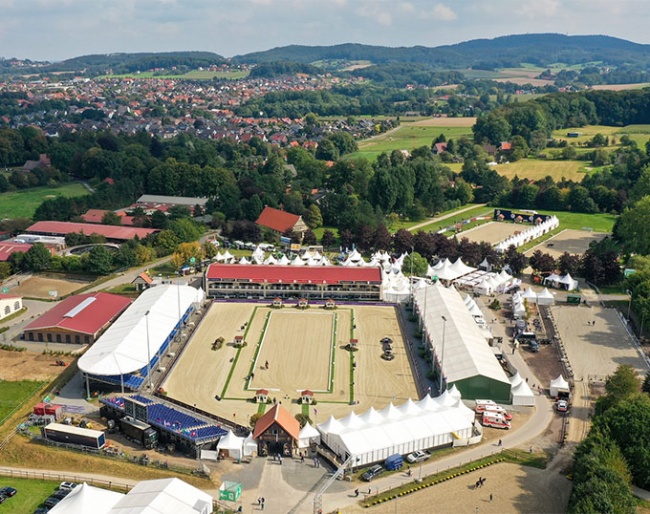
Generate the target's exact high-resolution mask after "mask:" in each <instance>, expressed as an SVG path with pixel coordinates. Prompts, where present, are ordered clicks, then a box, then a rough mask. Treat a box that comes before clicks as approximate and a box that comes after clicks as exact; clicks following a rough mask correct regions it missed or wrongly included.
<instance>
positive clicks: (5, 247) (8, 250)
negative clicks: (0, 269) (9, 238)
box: [0, 242, 32, 262]
mask: <svg viewBox="0 0 650 514" xmlns="http://www.w3.org/2000/svg"><path fill="white" fill-rule="evenodd" d="M31 247H32V245H31V244H28V243H11V242H6V243H5V242H2V243H0V262H6V261H8V260H9V257H10V256H11V254H12V253H14V252H26V251H27V250H29V249H30V248H31Z"/></svg>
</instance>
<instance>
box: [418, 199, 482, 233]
mask: <svg viewBox="0 0 650 514" xmlns="http://www.w3.org/2000/svg"><path fill="white" fill-rule="evenodd" d="M464 207H467V206H464ZM464 207H461V208H460V209H463V208H464ZM492 213H494V207H488V206H485V205H484V206H480V207H475V208H474V209H470V210H468V211H465V212H463V213H460V214H458V217H457V218H454V217H452V218H447V219H444V220H441V221H435V222H433V223H430V224H428V225H424V226H423V227H420V228H418V229H416V230H415V231H414V232H419V231H420V230H422V231H424V232H428V231H438V230H440V229H441V228H445V227H448V226H449V225H453V224H454V223H455V222H460V221H462V220H466V219H469V218H474V217H476V216H485V215H490V216H491V215H492Z"/></svg>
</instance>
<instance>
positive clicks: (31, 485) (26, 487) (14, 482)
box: [0, 476, 60, 514]
mask: <svg viewBox="0 0 650 514" xmlns="http://www.w3.org/2000/svg"><path fill="white" fill-rule="evenodd" d="M59 483H60V482H53V481H48V480H32V479H29V478H13V477H5V476H2V477H0V487H5V486H9V487H13V488H14V489H16V490H17V491H18V492H17V493H16V495H15V496H13V497H12V498H9V499H8V500H7V501H5V502H4V503H3V504H2V506H0V511H2V513H3V514H24V513H25V512H34V511H35V510H36V509H37V508H38V506H39V505H41V504H42V503H43V502H44V501H45V500H46V499H47V497H48V496H50V495H51V494H52V493H53V492H54V491H55V490H56V489H57V488H58V486H59Z"/></svg>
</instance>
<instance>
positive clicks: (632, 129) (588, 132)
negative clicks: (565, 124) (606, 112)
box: [552, 125, 650, 150]
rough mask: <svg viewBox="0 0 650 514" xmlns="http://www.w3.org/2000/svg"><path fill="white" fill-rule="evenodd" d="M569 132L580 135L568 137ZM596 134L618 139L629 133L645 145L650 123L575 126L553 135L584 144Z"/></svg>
mask: <svg viewBox="0 0 650 514" xmlns="http://www.w3.org/2000/svg"><path fill="white" fill-rule="evenodd" d="M568 132H578V133H579V134H580V135H579V136H578V137H571V138H569V137H567V133H568ZM596 134H602V135H603V136H606V137H609V138H610V139H611V138H612V137H613V138H615V139H616V143H617V145H618V140H619V139H620V137H621V136H622V135H628V136H629V137H630V139H632V140H634V141H636V143H637V144H638V145H639V146H643V145H645V143H646V141H648V140H649V139H650V125H627V126H625V127H608V126H605V125H587V126H584V127H573V128H566V129H561V130H556V131H554V132H553V134H552V136H553V137H554V138H555V139H565V140H566V141H567V142H568V143H575V144H578V145H581V144H584V143H586V142H588V141H589V140H591V139H592V138H593V137H594V136H595V135H596ZM617 145H610V146H607V147H604V149H605V150H608V149H610V150H611V149H614V148H617Z"/></svg>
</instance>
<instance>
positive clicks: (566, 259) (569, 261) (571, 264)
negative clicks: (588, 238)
mask: <svg viewBox="0 0 650 514" xmlns="http://www.w3.org/2000/svg"><path fill="white" fill-rule="evenodd" d="M557 267H558V268H559V270H560V274H562V275H566V274H567V273H568V274H570V275H576V274H577V273H578V269H579V268H580V256H579V255H571V254H570V253H569V252H564V253H563V254H562V255H560V256H559V257H558V259H557Z"/></svg>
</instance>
